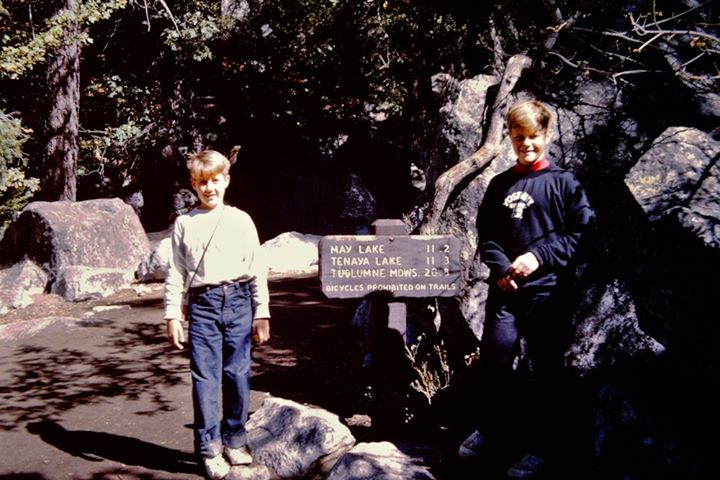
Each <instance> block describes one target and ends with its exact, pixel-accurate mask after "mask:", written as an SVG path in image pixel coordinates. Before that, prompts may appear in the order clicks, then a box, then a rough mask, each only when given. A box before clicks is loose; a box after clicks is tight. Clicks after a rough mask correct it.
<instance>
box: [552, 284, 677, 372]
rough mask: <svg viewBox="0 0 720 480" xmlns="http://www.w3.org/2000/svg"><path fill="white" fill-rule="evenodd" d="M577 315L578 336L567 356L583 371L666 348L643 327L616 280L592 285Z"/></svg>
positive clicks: (569, 361) (652, 355)
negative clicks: (607, 283) (610, 282)
mask: <svg viewBox="0 0 720 480" xmlns="http://www.w3.org/2000/svg"><path fill="white" fill-rule="evenodd" d="M575 318H576V321H577V325H576V327H575V340H574V342H573V344H572V346H571V347H570V349H569V350H568V352H567V353H566V356H567V359H568V363H569V365H570V366H572V367H573V368H574V369H575V370H577V371H578V372H579V373H581V374H585V373H588V372H590V371H593V370H596V369H598V368H600V367H613V366H616V365H617V364H618V362H619V361H620V360H627V359H632V358H636V357H643V356H644V357H645V358H646V359H647V358H652V357H654V356H656V355H659V354H661V353H663V352H664V351H665V347H664V346H663V345H662V344H660V343H659V342H658V341H656V340H655V339H653V338H652V337H650V336H649V335H647V334H646V333H645V332H643V331H642V330H641V328H640V324H639V321H638V317H637V312H636V310H635V304H634V302H633V300H632V298H631V296H630V294H629V293H628V292H627V291H626V290H625V289H624V288H623V287H622V286H621V285H620V284H619V282H617V281H616V282H613V283H612V284H610V285H606V286H602V285H596V286H594V287H591V288H589V289H588V291H587V294H586V295H585V297H584V299H583V302H582V305H581V306H580V308H579V309H578V311H577V313H576V315H575Z"/></svg>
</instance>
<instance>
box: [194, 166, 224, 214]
mask: <svg viewBox="0 0 720 480" xmlns="http://www.w3.org/2000/svg"><path fill="white" fill-rule="evenodd" d="M190 183H191V184H192V187H193V189H195V193H197V196H198V198H199V199H200V208H204V209H206V210H212V209H213V208H215V207H217V206H218V205H221V204H222V203H223V198H225V189H227V186H228V185H229V184H230V175H225V174H224V173H217V174H215V175H209V176H199V177H192V178H191V180H190Z"/></svg>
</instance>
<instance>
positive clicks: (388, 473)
mask: <svg viewBox="0 0 720 480" xmlns="http://www.w3.org/2000/svg"><path fill="white" fill-rule="evenodd" d="M434 478H435V477H434V476H433V475H432V474H431V473H430V471H429V470H428V469H427V468H426V467H423V466H421V465H417V463H416V459H414V458H412V457H410V456H408V455H406V454H405V453H403V452H402V451H400V449H399V448H397V447H396V446H395V445H393V444H392V443H390V442H373V443H359V444H357V445H356V446H355V447H353V449H352V450H350V451H349V452H347V453H346V454H345V455H343V456H342V458H340V460H338V462H337V463H336V464H335V466H334V467H333V469H332V471H330V474H328V476H327V477H326V479H325V480H408V479H413V480H434Z"/></svg>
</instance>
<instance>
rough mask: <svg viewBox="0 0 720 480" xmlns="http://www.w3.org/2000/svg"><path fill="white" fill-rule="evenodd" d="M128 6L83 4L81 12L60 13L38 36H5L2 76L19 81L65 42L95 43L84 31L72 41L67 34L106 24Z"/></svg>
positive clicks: (113, 0) (119, 0)
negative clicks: (71, 29)
mask: <svg viewBox="0 0 720 480" xmlns="http://www.w3.org/2000/svg"><path fill="white" fill-rule="evenodd" d="M126 4H127V0H104V1H99V0H86V1H84V2H80V6H79V10H78V12H71V11H67V10H60V11H59V12H57V13H56V14H55V15H53V16H52V17H50V18H49V19H48V20H47V21H46V22H45V26H44V29H43V30H41V31H39V32H35V31H34V29H26V30H17V31H14V32H11V33H5V35H3V37H2V43H3V47H2V50H0V76H7V77H9V78H12V79H18V78H20V77H21V76H22V75H24V74H25V73H26V72H27V71H29V70H32V69H33V68H34V67H35V66H36V65H37V64H39V63H41V62H43V61H44V60H45V59H46V57H47V55H48V52H52V51H53V50H55V49H57V48H58V47H59V46H60V45H62V43H63V42H67V41H77V42H79V43H80V44H81V45H87V44H89V43H91V42H92V39H91V38H90V37H89V36H88V34H87V32H86V31H81V32H80V34H79V35H78V36H77V37H76V38H70V39H68V38H67V35H65V32H66V31H67V30H68V28H69V26H70V25H72V24H76V23H77V24H80V25H85V26H87V25H91V24H94V23H97V22H99V21H100V20H107V19H108V18H109V17H110V15H112V13H113V12H115V10H117V9H120V8H124V7H125V6H126ZM0 6H1V5H0ZM6 11H7V10H6Z"/></svg>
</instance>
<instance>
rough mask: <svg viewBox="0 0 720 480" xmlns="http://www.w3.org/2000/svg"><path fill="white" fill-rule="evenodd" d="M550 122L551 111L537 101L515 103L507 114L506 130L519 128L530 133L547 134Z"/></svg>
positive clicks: (551, 119) (551, 117)
mask: <svg viewBox="0 0 720 480" xmlns="http://www.w3.org/2000/svg"><path fill="white" fill-rule="evenodd" d="M552 121H553V112H552V110H550V108H549V107H548V106H547V105H545V104H544V103H543V102H541V101H539V100H525V101H521V102H517V103H516V104H515V105H513V106H512V108H510V111H509V112H508V114H507V126H508V130H512V129H513V128H514V127H520V128H523V129H525V130H529V131H531V132H540V131H542V132H547V131H549V130H550V125H551V124H552Z"/></svg>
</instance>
